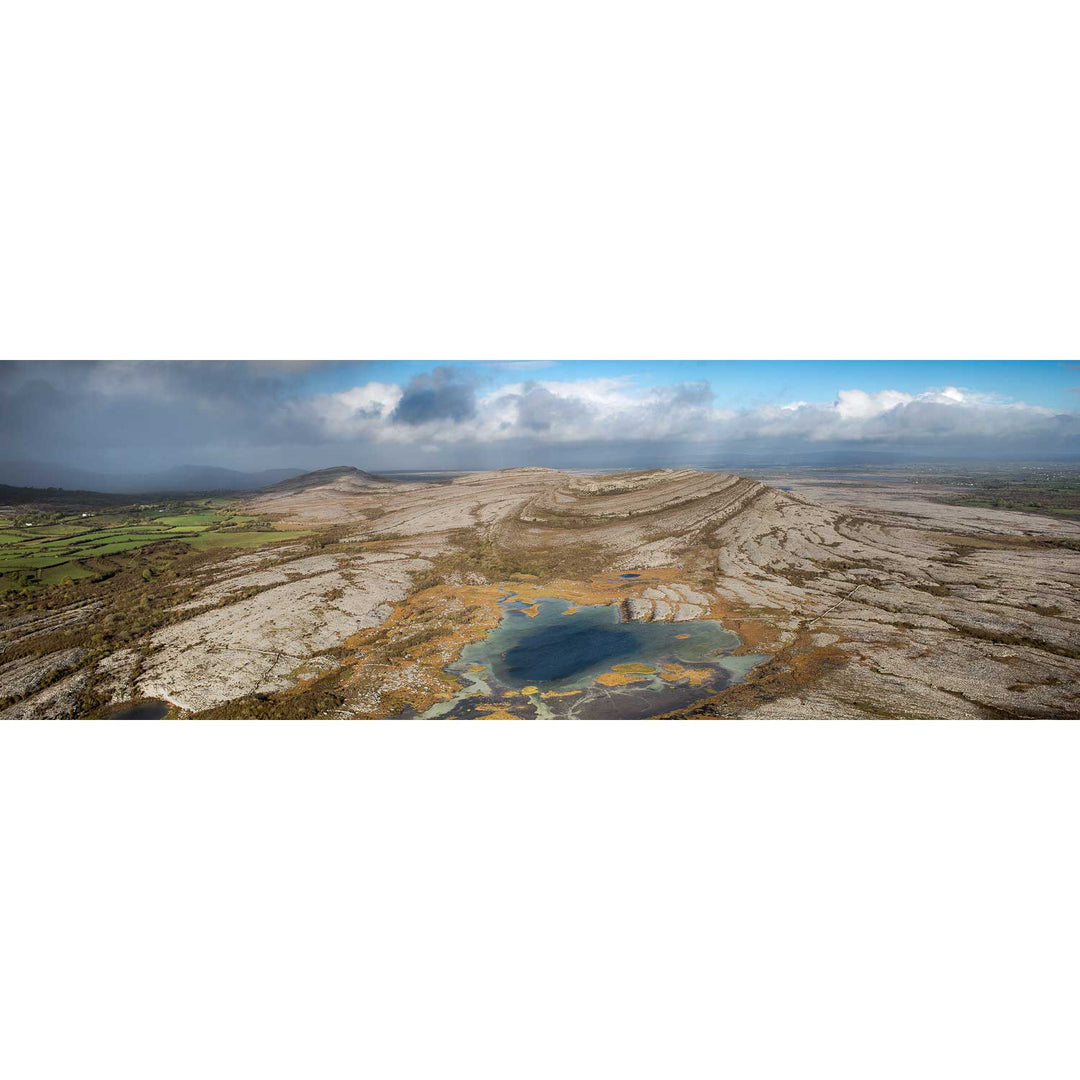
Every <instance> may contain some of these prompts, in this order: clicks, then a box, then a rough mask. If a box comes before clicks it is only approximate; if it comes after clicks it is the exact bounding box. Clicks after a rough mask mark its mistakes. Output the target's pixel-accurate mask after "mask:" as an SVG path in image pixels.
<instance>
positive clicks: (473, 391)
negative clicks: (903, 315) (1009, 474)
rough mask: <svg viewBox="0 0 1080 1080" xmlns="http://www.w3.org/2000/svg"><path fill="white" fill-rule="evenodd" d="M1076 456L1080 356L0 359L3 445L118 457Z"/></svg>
mask: <svg viewBox="0 0 1080 1080" xmlns="http://www.w3.org/2000/svg"><path fill="white" fill-rule="evenodd" d="M1077 458H1080V363H1077V364H1066V363H1059V362H1056V361H1045V362H1044V361H977V360H976V361H966V362H955V361H798V360H794V361H727V360H725V361H679V360H665V361H654V362H636V361H635V362H626V361H617V360H611V361H565V360H562V361H526V362H517V361H501V362H496V361H473V362H454V363H440V362H437V361H432V362H417V361H357V362H355V363H339V362H335V363H322V362H317V361H303V362H293V363H281V362H270V361H250V362H205V361H197V362H195V361H193V362H179V361H164V362H159V361H84V362H68V361H61V362H43V361H35V362H5V363H0V462H55V463H57V464H63V465H67V466H77V467H80V468H83V469H89V470H96V471H101V472H115V473H145V472H148V471H152V470H160V469H166V468H169V467H173V466H178V465H213V466H221V467H226V468H235V469H243V470H256V469H270V468H299V469H315V468H325V467H328V466H331V465H355V466H357V467H359V468H363V469H369V470H373V471H379V470H392V469H406V470H407V469H440V468H441V469H462V468H508V467H513V466H518V465H549V466H554V467H560V468H590V467H594V468H618V467H628V468H642V467H650V466H676V465H696V466H699V467H706V468H723V467H725V466H731V467H737V466H738V465H739V464H743V465H746V466H751V465H753V466H761V465H769V464H778V465H785V464H799V463H804V464H810V463H814V462H822V463H830V462H832V461H833V460H836V461H849V462H851V463H855V462H857V461H865V462H868V463H873V462H874V461H886V460H889V461H903V460H910V461H951V460H956V461H960V460H979V459H985V460H1012V461H1020V460H1069V459H1077Z"/></svg>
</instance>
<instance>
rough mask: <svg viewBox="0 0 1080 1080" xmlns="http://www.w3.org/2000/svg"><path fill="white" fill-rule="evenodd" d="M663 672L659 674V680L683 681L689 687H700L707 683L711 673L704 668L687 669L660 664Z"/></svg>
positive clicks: (680, 666)
mask: <svg viewBox="0 0 1080 1080" xmlns="http://www.w3.org/2000/svg"><path fill="white" fill-rule="evenodd" d="M660 666H661V667H662V668H663V669H664V670H663V671H661V672H660V678H661V679H665V680H666V681H667V682H680V681H682V680H683V679H685V680H686V681H687V682H688V683H689V684H690V685H691V686H700V685H701V684H702V683H703V682H708V680H709V678H710V677H711V676H712V674H713V673H712V672H711V671H708V670H706V669H705V668H687V667H683V666H682V664H661V665H660Z"/></svg>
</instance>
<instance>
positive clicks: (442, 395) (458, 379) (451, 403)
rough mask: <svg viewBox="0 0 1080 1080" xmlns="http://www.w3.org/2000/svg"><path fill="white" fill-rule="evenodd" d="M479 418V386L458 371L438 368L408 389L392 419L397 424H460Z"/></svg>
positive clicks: (416, 377)
mask: <svg viewBox="0 0 1080 1080" xmlns="http://www.w3.org/2000/svg"><path fill="white" fill-rule="evenodd" d="M475 415H476V386H475V383H474V382H473V380H472V379H471V378H469V377H468V376H467V375H465V374H464V373H462V372H461V371H459V370H458V369H456V368H450V367H437V368H436V369H435V370H434V371H432V372H431V373H430V374H423V375H417V376H415V377H414V378H412V379H411V380H410V381H409V383H408V385H407V386H406V387H405V393H404V394H402V396H401V400H400V401H399V402H398V405H397V408H396V409H395V410H394V411H393V413H392V414H391V416H390V420H391V422H393V423H395V424H410V425H413V426H416V425H417V424H430V423H432V422H434V421H438V420H449V421H451V422H453V423H460V422H461V421H462V420H470V419H471V418H472V417H474V416H475Z"/></svg>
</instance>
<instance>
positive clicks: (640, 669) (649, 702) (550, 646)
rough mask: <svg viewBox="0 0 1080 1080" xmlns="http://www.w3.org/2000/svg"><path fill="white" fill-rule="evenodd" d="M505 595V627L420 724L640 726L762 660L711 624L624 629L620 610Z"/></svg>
mask: <svg viewBox="0 0 1080 1080" xmlns="http://www.w3.org/2000/svg"><path fill="white" fill-rule="evenodd" d="M515 595H516V594H514V593H506V594H505V595H504V597H503V599H502V601H501V603H500V607H501V609H502V612H503V614H502V620H501V621H500V623H499V625H498V626H497V627H495V629H493V630H492V631H491V632H490V633H489V634H488V636H487V637H486V638H484V639H483V640H482V641H477V642H474V643H473V644H471V645H467V646H466V647H465V649H464V650H463V652H462V654H461V657H460V658H459V659H458V660H457V661H455V662H454V663H453V664H451V665H450V666H449V667H448V668H447V671H448V672H450V673H452V674H454V675H457V676H458V677H459V678H460V679H461V680H462V683H463V687H462V689H461V690H460V691H459V692H458V694H456V695H455V697H454V698H453V699H452V700H450V701H447V702H440V703H439V704H437V705H435V706H434V707H433V708H431V709H430V710H428V712H427V713H425V714H424V715H425V716H426V717H436V716H450V717H481V716H484V715H488V714H490V713H492V712H493V711H503V710H505V711H506V712H510V713H512V714H513V715H515V716H522V717H537V718H547V717H573V718H577V719H601V718H615V717H625V718H640V717H648V716H656V715H658V714H661V713H665V712H669V711H670V710H672V709H676V708H680V707H682V706H685V705H690V704H692V703H693V702H695V701H700V700H701V699H702V698H705V697H709V696H710V695H712V694H715V693H717V692H718V691H720V690H722V689H724V687H726V686H729V685H730V684H731V683H733V682H737V681H738V680H739V679H741V678H742V677H743V676H744V675H745V674H746V673H747V672H748V671H749V670H750V668H752V667H753V666H754V665H755V664H758V663H760V662H761V661H762V660H764V659H766V657H764V656H760V655H753V656H732V655H731V653H732V651H733V650H734V649H736V648H738V646H739V644H740V641H739V638H738V636H737V635H735V634H733V633H732V632H731V631H730V630H725V629H724V627H723V626H722V625H721V624H720V623H718V622H716V621H714V620H707V619H706V620H697V621H693V622H623V621H622V619H621V617H620V613H619V607H618V605H616V604H598V605H593V606H587V607H575V606H574V605H573V604H571V603H570V602H569V601H568V600H564V599H561V598H559V597H549V598H544V599H541V600H539V601H537V603H536V604H535V605H533V604H524V603H521V602H520V601H518V600H516V599H515Z"/></svg>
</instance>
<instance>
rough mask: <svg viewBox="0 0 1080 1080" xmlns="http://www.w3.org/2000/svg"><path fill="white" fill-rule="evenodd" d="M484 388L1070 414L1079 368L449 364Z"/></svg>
mask: <svg viewBox="0 0 1080 1080" xmlns="http://www.w3.org/2000/svg"><path fill="white" fill-rule="evenodd" d="M441 363H445V362H439V361H430V362H424V361H411V360H409V361H405V360H401V361H398V360H391V361H364V362H361V363H355V364H334V365H330V366H328V367H326V368H319V369H314V370H312V372H311V375H310V376H309V377H308V379H306V380H305V383H306V389H307V390H308V391H309V392H338V391H341V390H346V389H348V388H350V387H352V386H354V385H356V383H357V382H368V381H375V382H388V383H391V382H392V383H399V384H403V383H406V382H408V381H409V379H411V378H412V377H413V376H415V375H417V374H420V373H422V372H426V371H431V370H432V369H433V368H435V367H438V366H440V364H441ZM451 366H453V367H457V368H464V369H470V370H472V371H474V372H476V373H477V375H478V377H479V378H480V379H481V380H482V381H483V382H484V383H485V384H488V385H490V386H492V387H495V386H500V385H506V384H509V383H517V382H521V381H524V380H527V379H536V380H544V381H547V380H558V381H572V380H575V379H591V378H608V377H611V376H615V375H631V376H633V377H634V379H635V381H636V383H637V384H638V385H640V386H642V387H649V386H663V385H670V384H673V383H682V382H697V381H700V380H704V381H706V382H708V383H709V384H710V385H711V386H712V388H713V391H714V393H715V394H716V397H717V402H718V404H722V405H723V406H724V407H727V408H735V409H741V408H757V407H759V406H762V405H780V404H786V403H788V402H790V401H816V402H824V401H831V400H832V399H833V398H835V396H836V394H837V392H838V391H840V390H845V389H859V390H865V391H866V392H867V393H871V394H874V393H879V392H880V391H882V390H899V391H902V392H903V393H908V394H916V393H920V392H922V391H924V390H927V389H932V388H940V387H944V386H958V387H962V388H966V389H969V390H973V391H975V392H976V393H980V394H997V395H1001V396H1002V397H1005V398H1009V399H1011V400H1013V401H1023V402H1026V403H1027V404H1029V405H1041V406H1043V407H1044V408H1052V409H1069V410H1072V409H1075V408H1077V407H1078V406H1080V395H1078V394H1077V393H1076V392H1075V391H1071V389H1070V388H1073V387H1077V386H1078V385H1080V364H1077V365H1068V364H1063V363H1059V362H1057V361H1052V360H965V361H955V360H895V361H892V360H824V361H819V360H660V361H623V360H572V361H571V360H560V361H554V362H546V361H540V362H536V363H531V364H530V363H526V364H521V365H520V366H518V364H517V362H513V361H508V362H504V363H497V362H496V363H489V362H479V361H470V362H456V363H453V364H452V365H451Z"/></svg>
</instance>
